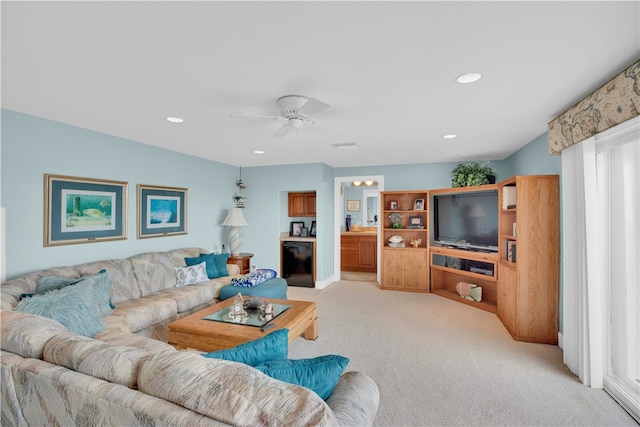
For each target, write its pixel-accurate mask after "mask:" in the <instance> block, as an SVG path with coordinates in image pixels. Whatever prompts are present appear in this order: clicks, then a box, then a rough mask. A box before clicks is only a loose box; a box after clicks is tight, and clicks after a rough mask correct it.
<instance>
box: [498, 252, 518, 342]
mask: <svg viewBox="0 0 640 427" xmlns="http://www.w3.org/2000/svg"><path fill="white" fill-rule="evenodd" d="M516 286H517V275H516V271H515V269H513V268H510V267H507V266H504V265H502V264H498V302H497V304H498V307H497V309H498V317H499V318H500V319H502V322H503V324H504V325H505V326H506V327H507V329H509V331H510V332H511V333H512V334H515V332H516V293H517V292H516V291H517V289H516Z"/></svg>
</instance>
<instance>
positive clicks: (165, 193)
mask: <svg viewBox="0 0 640 427" xmlns="http://www.w3.org/2000/svg"><path fill="white" fill-rule="evenodd" d="M137 188H138V215H137V222H138V239H147V238H150V237H165V236H175V235H179V234H187V193H188V191H189V190H188V189H186V188H180V187H161V186H157V185H143V184H138V187H137Z"/></svg>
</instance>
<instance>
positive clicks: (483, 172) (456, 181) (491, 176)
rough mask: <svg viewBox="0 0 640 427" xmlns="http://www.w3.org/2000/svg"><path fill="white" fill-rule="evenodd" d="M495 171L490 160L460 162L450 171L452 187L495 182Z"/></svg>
mask: <svg viewBox="0 0 640 427" xmlns="http://www.w3.org/2000/svg"><path fill="white" fill-rule="evenodd" d="M496 176H497V171H496V170H495V169H494V168H492V167H491V162H489V161H482V162H478V161H475V162H467V163H460V164H458V166H456V167H455V168H453V170H452V171H451V185H452V186H453V187H472V186H476V185H484V184H495V182H496Z"/></svg>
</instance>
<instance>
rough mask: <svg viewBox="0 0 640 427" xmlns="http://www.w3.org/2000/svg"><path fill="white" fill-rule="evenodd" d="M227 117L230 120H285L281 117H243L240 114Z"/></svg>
mask: <svg viewBox="0 0 640 427" xmlns="http://www.w3.org/2000/svg"><path fill="white" fill-rule="evenodd" d="M229 117H231V118H232V119H273V120H286V119H285V118H284V117H282V116H243V115H241V114H232V115H230V116H229Z"/></svg>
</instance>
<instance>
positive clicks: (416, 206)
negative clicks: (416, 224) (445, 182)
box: [413, 199, 424, 211]
mask: <svg viewBox="0 0 640 427" xmlns="http://www.w3.org/2000/svg"><path fill="white" fill-rule="evenodd" d="M413 210H414V211H423V210H424V199H416V201H415V202H413Z"/></svg>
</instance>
